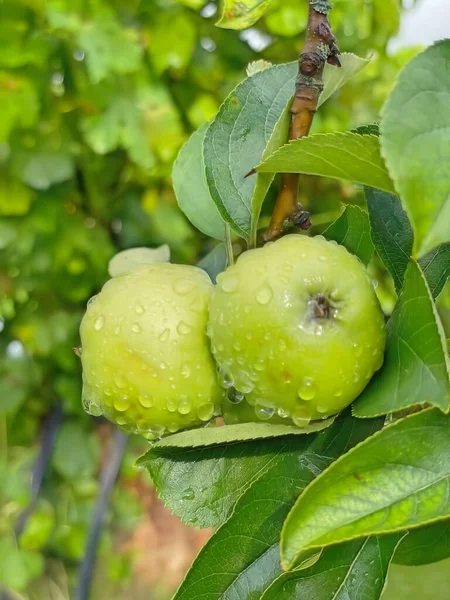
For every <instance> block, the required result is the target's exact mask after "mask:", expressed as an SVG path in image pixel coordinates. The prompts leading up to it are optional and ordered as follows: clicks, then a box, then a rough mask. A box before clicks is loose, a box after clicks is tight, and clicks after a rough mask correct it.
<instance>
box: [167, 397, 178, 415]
mask: <svg viewBox="0 0 450 600" xmlns="http://www.w3.org/2000/svg"><path fill="white" fill-rule="evenodd" d="M166 407H167V410H168V411H169V412H175V411H176V410H177V401H176V400H174V399H173V398H169V399H168V400H167V402H166Z"/></svg>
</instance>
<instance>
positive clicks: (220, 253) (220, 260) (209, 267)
mask: <svg viewBox="0 0 450 600" xmlns="http://www.w3.org/2000/svg"><path fill="white" fill-rule="evenodd" d="M227 260H228V259H227V249H226V248H225V244H217V246H216V247H215V248H213V249H212V250H211V252H208V254H207V255H206V256H204V257H203V258H202V259H201V260H200V261H199V262H198V263H197V267H200V269H203V270H204V271H206V272H207V273H208V275H209V277H210V279H211V281H212V282H213V283H214V284H215V283H216V277H217V275H218V274H219V273H222V271H225V269H226V268H227Z"/></svg>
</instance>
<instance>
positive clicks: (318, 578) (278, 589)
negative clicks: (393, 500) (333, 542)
mask: <svg viewBox="0 0 450 600" xmlns="http://www.w3.org/2000/svg"><path fill="white" fill-rule="evenodd" d="M399 538H400V536H399V535H398V534H391V535H387V536H382V537H379V536H374V537H368V538H365V539H362V540H354V541H351V542H346V543H345V544H340V545H339V546H335V547H333V548H326V549H325V550H324V551H323V552H322V555H321V557H320V559H319V560H318V561H317V562H316V563H315V564H314V565H313V566H312V567H309V568H308V569H302V570H300V571H298V570H295V571H290V572H289V573H284V574H283V575H281V576H280V577H279V578H278V579H276V580H275V581H274V582H273V584H272V585H271V586H270V587H269V588H268V589H267V590H266V592H265V593H264V594H263V595H262V597H261V600H292V599H293V598H295V599H296V600H311V599H312V598H317V599H319V598H320V600H341V599H342V600H343V599H344V598H345V600H361V599H362V598H364V600H378V598H380V596H381V594H382V592H383V589H384V586H385V583H386V576H387V572H388V569H389V565H390V563H391V560H392V556H393V554H394V552H395V549H396V547H397V545H398V542H399Z"/></svg>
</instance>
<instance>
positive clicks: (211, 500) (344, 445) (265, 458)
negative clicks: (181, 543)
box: [139, 415, 382, 527]
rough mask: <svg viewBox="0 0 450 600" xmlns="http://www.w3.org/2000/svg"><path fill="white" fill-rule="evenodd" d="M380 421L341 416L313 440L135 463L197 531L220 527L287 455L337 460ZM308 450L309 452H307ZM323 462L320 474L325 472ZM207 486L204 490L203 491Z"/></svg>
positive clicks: (181, 451) (194, 451)
mask: <svg viewBox="0 0 450 600" xmlns="http://www.w3.org/2000/svg"><path fill="white" fill-rule="evenodd" d="M381 424H382V421H381V420H357V419H353V418H351V417H349V416H348V415H346V416H341V417H339V419H338V420H337V421H336V422H335V423H334V424H333V425H332V426H331V427H329V428H328V429H326V430H325V431H323V432H321V433H319V434H313V435H291V436H286V437H279V438H268V439H266V440H264V443H261V441H259V440H255V441H247V442H237V443H231V444H224V445H221V446H220V445H219V446H209V447H204V448H170V447H166V448H152V449H151V450H150V451H149V452H147V454H146V455H145V456H144V457H142V458H141V459H140V460H139V464H140V465H143V466H144V467H145V468H146V469H148V471H149V473H150V475H151V478H152V481H153V483H154V484H155V486H156V489H157V490H158V493H159V495H160V497H161V499H162V500H163V502H164V503H165V504H166V506H167V507H168V508H169V509H170V510H171V511H172V512H173V513H175V514H176V515H177V516H179V517H180V518H181V519H182V520H183V521H184V522H186V523H187V524H189V525H196V526H198V527H211V526H216V525H220V524H221V523H223V522H224V521H225V520H226V519H227V518H228V517H229V516H230V514H231V511H232V509H233V506H234V504H235V503H236V501H237V499H238V498H239V497H240V496H241V495H242V493H243V492H244V491H245V490H246V489H247V488H248V487H249V486H250V485H251V483H252V482H253V481H255V480H256V479H258V478H259V477H261V476H262V475H263V474H264V473H265V472H266V471H268V470H269V469H270V468H272V467H273V466H274V465H275V464H276V463H278V462H279V461H282V460H283V455H284V454H285V453H286V452H293V453H294V457H295V460H296V461H298V459H299V457H300V455H301V454H302V453H304V452H305V450H306V448H307V447H308V448H309V452H310V453H312V456H310V457H309V458H305V460H306V463H305V465H306V466H308V465H310V466H311V468H312V469H313V470H314V469H315V474H317V473H319V472H320V470H321V469H319V470H318V469H317V466H315V467H314V466H313V465H314V464H315V462H314V456H316V455H323V456H325V457H330V456H339V455H340V454H342V453H343V452H346V451H347V450H348V448H350V447H351V446H352V445H355V444H357V443H358V442H360V441H361V440H363V439H365V438H366V437H367V436H368V435H371V434H372V433H373V432H374V431H376V430H377V429H379V428H380V427H381ZM308 445H309V446H308ZM327 464H329V459H328V462H326V463H325V464H324V465H323V467H322V468H324V467H325V466H326V465H327ZM206 482H207V485H206Z"/></svg>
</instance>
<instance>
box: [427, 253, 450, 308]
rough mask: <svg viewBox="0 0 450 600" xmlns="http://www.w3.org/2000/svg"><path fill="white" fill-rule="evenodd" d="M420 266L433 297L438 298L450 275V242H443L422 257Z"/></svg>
mask: <svg viewBox="0 0 450 600" xmlns="http://www.w3.org/2000/svg"><path fill="white" fill-rule="evenodd" d="M419 265H420V268H421V269H422V271H423V274H424V275H425V278H426V280H427V283H428V286H429V288H430V292H431V295H432V296H433V298H437V297H438V296H439V294H440V293H441V292H442V290H443V288H444V285H445V284H446V283H447V280H448V278H449V277H450V244H441V245H440V246H438V247H437V248H434V249H433V250H431V251H430V252H428V253H427V254H425V256H423V257H422V258H421V259H419Z"/></svg>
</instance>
